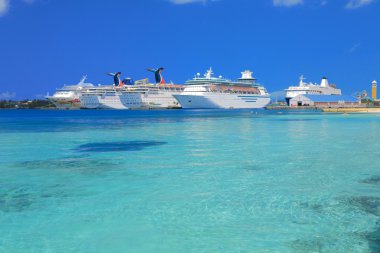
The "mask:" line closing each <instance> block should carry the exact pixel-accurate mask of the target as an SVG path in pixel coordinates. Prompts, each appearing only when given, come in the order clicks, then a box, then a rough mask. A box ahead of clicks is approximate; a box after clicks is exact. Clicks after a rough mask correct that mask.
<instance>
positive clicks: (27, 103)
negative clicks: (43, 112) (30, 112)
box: [0, 99, 55, 109]
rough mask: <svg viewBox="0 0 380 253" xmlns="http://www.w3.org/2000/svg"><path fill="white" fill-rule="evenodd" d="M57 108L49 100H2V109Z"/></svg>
mask: <svg viewBox="0 0 380 253" xmlns="http://www.w3.org/2000/svg"><path fill="white" fill-rule="evenodd" d="M45 108H55V106H54V105H53V104H52V103H51V102H49V101H48V100H40V99H34V100H21V101H13V100H0V109H45Z"/></svg>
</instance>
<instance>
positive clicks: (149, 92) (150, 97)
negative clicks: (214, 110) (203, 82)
mask: <svg viewBox="0 0 380 253" xmlns="http://www.w3.org/2000/svg"><path fill="white" fill-rule="evenodd" d="M85 80H86V77H83V78H82V80H81V81H80V82H79V83H78V84H77V85H68V86H64V87H62V88H60V89H58V90H57V92H56V93H55V94H54V95H53V96H47V97H46V98H47V99H48V100H49V101H51V102H52V103H54V104H55V105H56V107H57V108H59V109H117V110H123V109H165V108H181V105H180V104H179V103H178V101H177V100H176V99H175V98H174V97H173V95H174V94H180V93H181V92H182V91H183V90H184V86H183V85H174V84H166V83H165V82H161V81H160V82H159V83H158V84H151V83H149V80H148V78H145V79H143V80H138V81H136V82H134V85H122V86H114V85H97V86H96V85H93V84H91V83H85ZM156 81H157V80H156Z"/></svg>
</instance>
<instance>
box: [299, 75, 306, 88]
mask: <svg viewBox="0 0 380 253" xmlns="http://www.w3.org/2000/svg"><path fill="white" fill-rule="evenodd" d="M305 79H306V78H305V77H304V75H301V76H300V86H303V85H304V82H303V80H305Z"/></svg>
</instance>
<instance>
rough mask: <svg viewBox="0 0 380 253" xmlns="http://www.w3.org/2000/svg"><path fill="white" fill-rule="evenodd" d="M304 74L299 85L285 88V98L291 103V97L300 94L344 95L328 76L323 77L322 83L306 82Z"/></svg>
mask: <svg viewBox="0 0 380 253" xmlns="http://www.w3.org/2000/svg"><path fill="white" fill-rule="evenodd" d="M304 80H305V78H304V76H303V75H302V76H300V82H299V85H298V86H290V87H289V88H287V89H285V100H286V103H287V104H288V105H289V101H290V99H292V98H294V97H296V96H298V95H301V94H302V95H305V94H306V95H307V94H309V95H342V91H341V90H340V89H337V88H336V86H335V85H334V84H329V82H328V80H327V78H326V77H323V78H322V80H321V84H316V83H305V82H304Z"/></svg>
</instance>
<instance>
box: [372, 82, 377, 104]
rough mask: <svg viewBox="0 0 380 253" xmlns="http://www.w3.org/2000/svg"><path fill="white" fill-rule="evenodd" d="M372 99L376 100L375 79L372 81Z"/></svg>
mask: <svg viewBox="0 0 380 253" xmlns="http://www.w3.org/2000/svg"><path fill="white" fill-rule="evenodd" d="M372 99H373V100H377V82H376V81H375V80H373V81H372Z"/></svg>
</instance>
